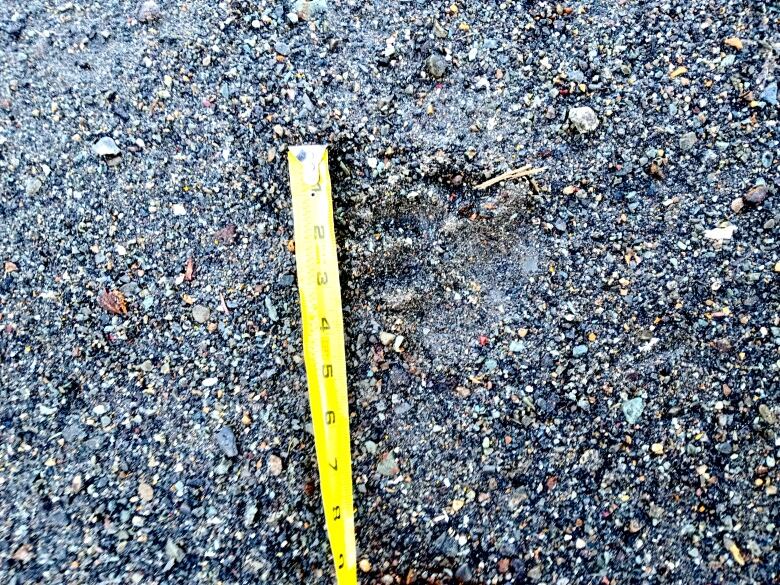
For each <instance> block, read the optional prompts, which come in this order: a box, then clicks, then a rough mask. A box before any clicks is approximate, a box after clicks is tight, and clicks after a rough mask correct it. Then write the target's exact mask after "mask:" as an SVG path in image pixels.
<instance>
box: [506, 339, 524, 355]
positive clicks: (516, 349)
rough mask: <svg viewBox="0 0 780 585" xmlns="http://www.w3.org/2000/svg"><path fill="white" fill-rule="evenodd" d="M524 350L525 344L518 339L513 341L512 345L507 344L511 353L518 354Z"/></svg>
mask: <svg viewBox="0 0 780 585" xmlns="http://www.w3.org/2000/svg"><path fill="white" fill-rule="evenodd" d="M524 349H525V342H523V341H520V340H519V339H515V340H514V341H513V342H512V343H510V344H509V351H511V352H512V353H520V352H521V351H523V350H524Z"/></svg>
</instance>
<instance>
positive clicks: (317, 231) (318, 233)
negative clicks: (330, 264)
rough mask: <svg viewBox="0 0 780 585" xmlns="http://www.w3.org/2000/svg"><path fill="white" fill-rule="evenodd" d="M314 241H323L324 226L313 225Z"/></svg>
mask: <svg viewBox="0 0 780 585" xmlns="http://www.w3.org/2000/svg"><path fill="white" fill-rule="evenodd" d="M314 239H315V240H324V239H325V226H322V225H315V226H314Z"/></svg>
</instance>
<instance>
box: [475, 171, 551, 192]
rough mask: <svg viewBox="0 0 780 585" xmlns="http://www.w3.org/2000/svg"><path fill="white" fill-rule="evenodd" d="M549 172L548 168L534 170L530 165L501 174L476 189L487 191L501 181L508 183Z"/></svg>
mask: <svg viewBox="0 0 780 585" xmlns="http://www.w3.org/2000/svg"><path fill="white" fill-rule="evenodd" d="M546 170H547V167H541V168H536V169H533V168H531V166H530V165H525V166H522V167H520V168H518V169H513V170H511V171H507V172H505V173H501V174H500V175H498V176H497V177H493V178H492V179H488V180H487V181H485V182H484V183H480V184H479V185H477V186H476V189H487V188H488V187H490V186H491V185H495V184H496V183H500V182H501V181H506V180H509V179H519V178H520V177H531V176H533V175H538V174H539V173H543V172H544V171H546Z"/></svg>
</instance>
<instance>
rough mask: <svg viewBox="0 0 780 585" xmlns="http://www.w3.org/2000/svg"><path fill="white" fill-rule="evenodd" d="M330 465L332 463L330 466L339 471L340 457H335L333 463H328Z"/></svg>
mask: <svg viewBox="0 0 780 585" xmlns="http://www.w3.org/2000/svg"><path fill="white" fill-rule="evenodd" d="M328 465H330V468H331V469H332V470H333V471H338V470H339V460H338V459H334V460H333V463H328Z"/></svg>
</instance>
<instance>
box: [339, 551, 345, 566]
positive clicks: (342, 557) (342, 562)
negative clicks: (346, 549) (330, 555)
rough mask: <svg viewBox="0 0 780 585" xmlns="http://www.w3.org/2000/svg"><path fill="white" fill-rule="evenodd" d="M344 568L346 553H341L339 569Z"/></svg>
mask: <svg viewBox="0 0 780 585" xmlns="http://www.w3.org/2000/svg"><path fill="white" fill-rule="evenodd" d="M343 568H344V555H343V554H339V569H343Z"/></svg>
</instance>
